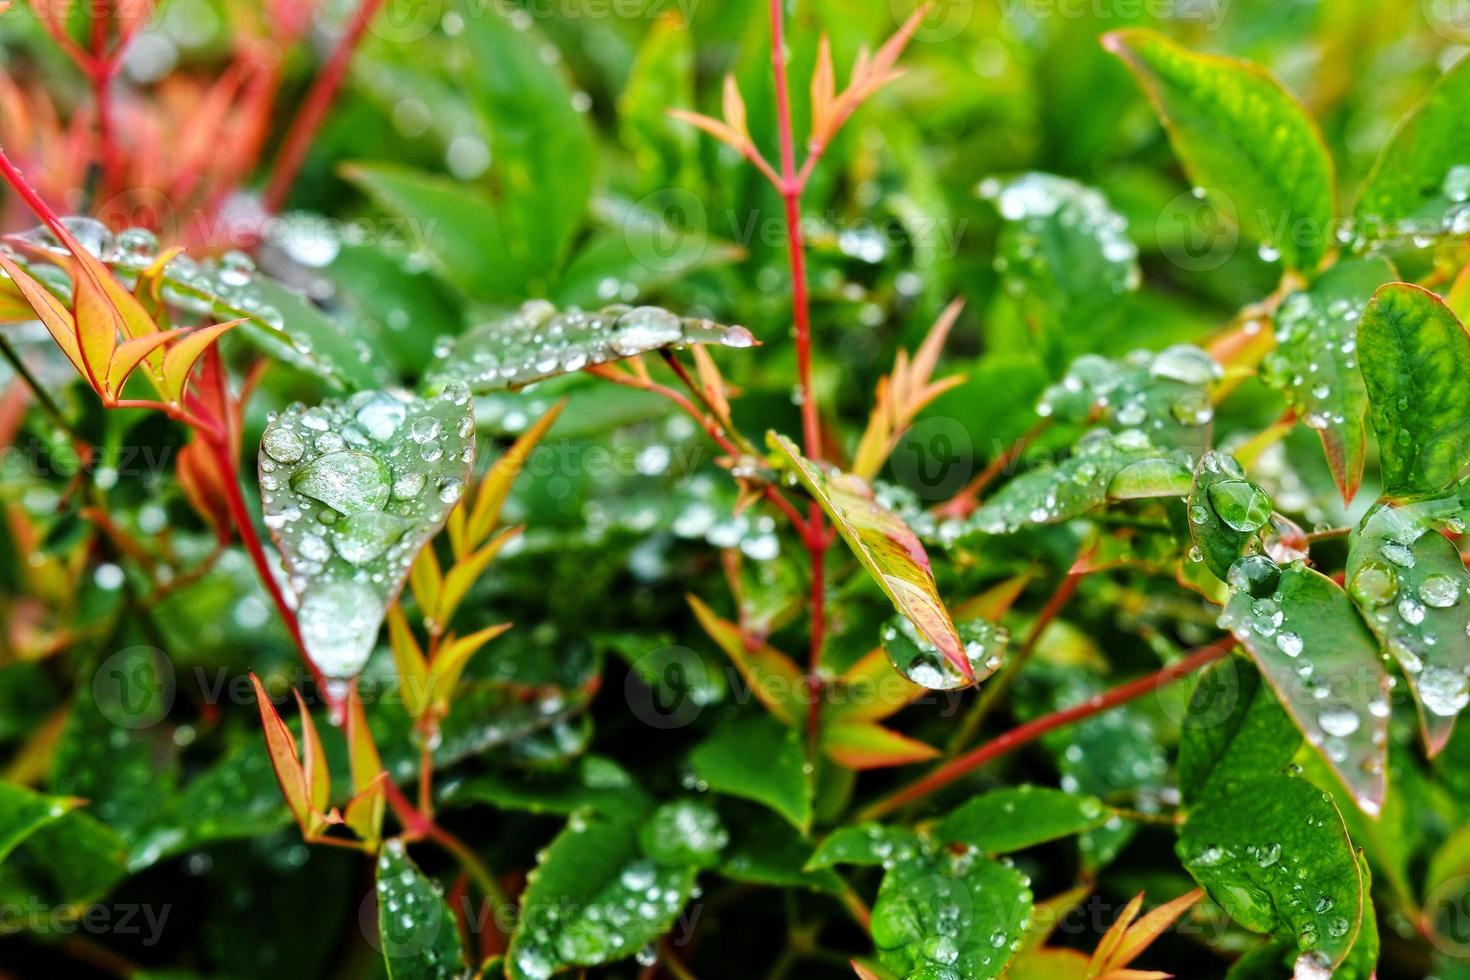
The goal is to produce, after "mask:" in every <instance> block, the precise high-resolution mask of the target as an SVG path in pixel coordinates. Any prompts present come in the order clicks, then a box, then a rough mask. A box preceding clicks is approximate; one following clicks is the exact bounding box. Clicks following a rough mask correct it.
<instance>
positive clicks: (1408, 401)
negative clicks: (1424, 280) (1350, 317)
mask: <svg viewBox="0 0 1470 980" xmlns="http://www.w3.org/2000/svg"><path fill="white" fill-rule="evenodd" d="M1358 359H1359V363H1360V364H1361V365H1362V370H1363V380H1364V381H1365V382H1367V386H1368V417H1369V418H1370V419H1372V420H1373V431H1374V432H1375V433H1377V435H1378V452H1379V459H1380V462H1381V465H1382V469H1383V485H1384V489H1385V490H1386V491H1387V492H1389V493H1392V494H1402V493H1413V492H1419V491H1423V492H1433V491H1435V490H1439V489H1442V488H1444V487H1445V486H1447V485H1449V484H1450V483H1451V482H1452V481H1454V480H1456V479H1459V478H1460V477H1461V476H1463V475H1464V474H1465V471H1466V467H1467V465H1470V439H1467V436H1470V385H1466V384H1465V383H1464V379H1465V378H1466V377H1470V336H1467V335H1466V333H1465V328H1464V327H1463V326H1461V324H1460V321H1459V320H1458V319H1456V317H1455V315H1454V314H1453V313H1451V312H1450V309H1449V307H1447V306H1445V305H1444V302H1443V301H1442V300H1440V298H1439V297H1438V296H1435V295H1434V294H1433V293H1431V292H1429V291H1428V290H1427V289H1421V288H1420V287H1418V286H1413V285H1410V284H1408V283H1390V284H1389V285H1387V286H1384V287H1383V288H1382V289H1380V290H1378V292H1377V293H1375V294H1374V295H1373V301H1372V302H1371V303H1369V304H1368V308H1367V310H1366V311H1364V313H1363V318H1362V319H1361V320H1360V321H1359V322H1358Z"/></svg>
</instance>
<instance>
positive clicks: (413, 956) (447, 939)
mask: <svg viewBox="0 0 1470 980" xmlns="http://www.w3.org/2000/svg"><path fill="white" fill-rule="evenodd" d="M377 895H378V939H379V942H380V943H381V944H382V949H383V962H384V965H385V966H386V967H387V969H388V976H389V978H390V980H449V978H453V977H460V976H463V975H464V972H465V956H464V947H463V945H462V943H461V941H460V937H459V922H458V921H457V920H456V919H455V917H454V912H453V911H452V910H451V909H450V908H449V905H448V904H447V903H446V902H445V901H444V895H443V893H442V892H441V891H440V889H439V886H438V885H437V884H435V883H434V882H433V881H430V880H429V879H428V878H426V877H424V873H423V872H422V871H420V870H419V869H418V866H417V865H415V864H414V863H413V861H411V860H409V857H408V854H407V852H406V851H405V850H404V848H403V843H402V842H401V841H397V840H391V841H389V842H388V843H386V844H384V845H383V849H382V851H381V852H379V854H378V879H377Z"/></svg>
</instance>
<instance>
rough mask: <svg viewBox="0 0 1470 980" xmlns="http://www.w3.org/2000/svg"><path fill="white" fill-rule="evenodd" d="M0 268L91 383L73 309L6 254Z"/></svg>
mask: <svg viewBox="0 0 1470 980" xmlns="http://www.w3.org/2000/svg"><path fill="white" fill-rule="evenodd" d="M0 268H3V269H4V270H5V273H6V274H7V275H8V276H10V279H11V281H12V282H14V283H15V285H16V288H17V289H18V290H19V291H20V294H21V296H22V297H24V299H25V301H26V303H27V304H28V305H29V306H30V308H31V310H32V312H34V313H35V315H36V319H38V320H40V321H41V323H42V324H44V325H45V327H46V331H47V332H48V333H49V334H51V339H52V340H54V341H56V346H57V347H60V348H61V352H62V353H63V354H65V355H66V359H67V360H69V361H71V363H72V366H73V367H75V368H76V369H77V372H78V373H79V374H81V376H82V377H83V378H86V379H87V380H88V381H89V382H90V381H91V380H92V378H91V375H90V374H88V372H87V365H86V362H85V361H83V360H82V349H81V347H79V346H78V345H77V325H76V320H74V319H73V318H72V315H71V311H70V310H68V309H67V308H66V304H65V303H63V302H62V301H61V300H60V299H58V298H57V297H56V296H54V295H52V293H51V291H50V290H49V289H47V288H46V287H45V286H43V285H41V284H40V283H39V282H37V281H36V280H35V279H33V278H32V277H31V274H30V273H29V272H26V271H25V270H24V269H22V268H21V267H20V266H18V265H16V264H15V262H13V261H12V260H10V259H8V258H6V257H5V256H3V255H0Z"/></svg>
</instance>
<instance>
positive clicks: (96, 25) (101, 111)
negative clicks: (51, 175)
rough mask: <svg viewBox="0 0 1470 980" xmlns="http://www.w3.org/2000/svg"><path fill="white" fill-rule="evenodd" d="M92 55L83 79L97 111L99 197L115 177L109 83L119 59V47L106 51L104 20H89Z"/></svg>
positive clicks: (106, 191) (115, 154) (114, 139)
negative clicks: (89, 87) (87, 83)
mask: <svg viewBox="0 0 1470 980" xmlns="http://www.w3.org/2000/svg"><path fill="white" fill-rule="evenodd" d="M91 44H92V56H91V58H90V59H89V61H88V64H87V65H85V66H84V67H85V69H86V72H87V78H88V80H89V81H90V82H91V83H92V102H93V105H94V106H95V107H96V111H97V166H98V169H99V171H100V172H101V194H100V195H99V196H101V197H104V198H105V197H106V196H107V194H109V193H110V192H111V189H112V187H113V181H114V180H115V178H116V177H117V146H116V134H115V129H114V127H113V120H112V80H113V78H114V77H115V76H116V74H117V67H118V64H119V62H120V61H121V59H122V52H123V46H122V45H119V46H118V47H117V48H116V49H115V50H114V51H113V52H111V53H109V52H108V50H107V20H106V18H103V17H94V18H93V19H92V40H91Z"/></svg>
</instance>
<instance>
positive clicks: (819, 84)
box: [812, 33, 837, 142]
mask: <svg viewBox="0 0 1470 980" xmlns="http://www.w3.org/2000/svg"><path fill="white" fill-rule="evenodd" d="M836 100H837V76H836V73H835V72H833V70H832V42H831V40H829V39H828V37H827V35H826V34H825V33H823V34H822V38H821V40H820V41H819V42H817V66H816V68H815V69H814V70H813V71H812V136H813V138H815V139H819V140H820V141H821V142H826V141H827V139H830V138H831V128H830V127H831V122H832V111H833V108H834V106H833V103H834V102H835V101H836ZM819 134H824V135H825V137H826V138H822V136H821V135H819Z"/></svg>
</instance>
